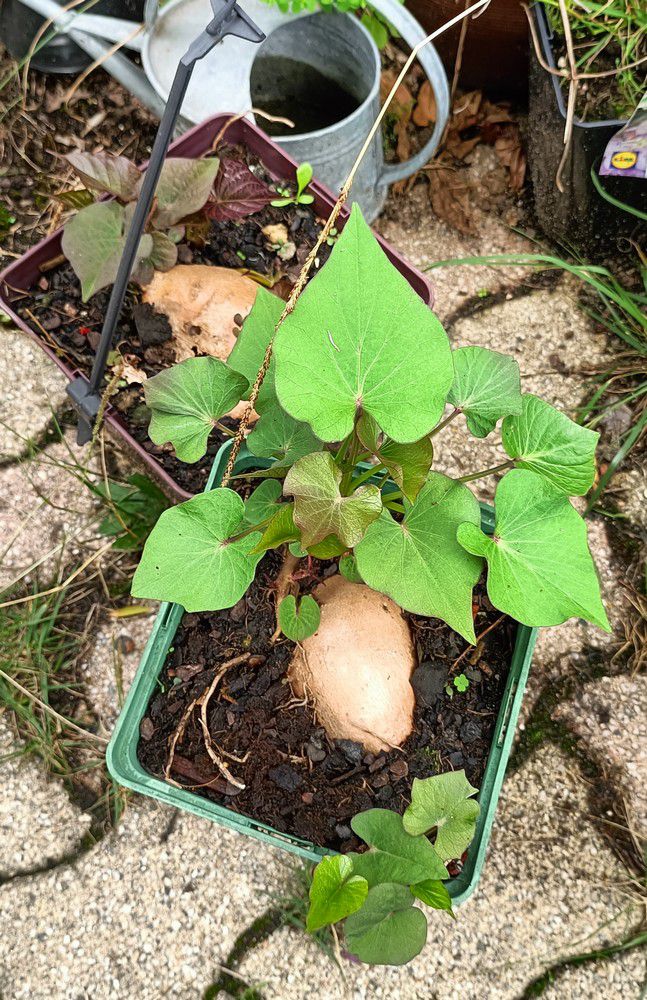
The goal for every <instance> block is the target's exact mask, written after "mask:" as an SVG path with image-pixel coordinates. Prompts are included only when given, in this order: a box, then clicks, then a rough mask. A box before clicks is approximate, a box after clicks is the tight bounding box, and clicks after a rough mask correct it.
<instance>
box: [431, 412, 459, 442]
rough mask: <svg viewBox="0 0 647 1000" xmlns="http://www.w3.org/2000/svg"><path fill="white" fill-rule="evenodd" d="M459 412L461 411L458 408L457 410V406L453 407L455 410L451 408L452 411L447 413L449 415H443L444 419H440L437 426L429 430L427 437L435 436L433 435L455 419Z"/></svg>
mask: <svg viewBox="0 0 647 1000" xmlns="http://www.w3.org/2000/svg"><path fill="white" fill-rule="evenodd" d="M460 412H461V411H460V410H459V409H458V408H457V409H455V410H453V411H452V412H451V413H450V414H449V416H448V417H445V419H444V420H441V421H440V423H439V424H438V426H437V427H434V429H433V431H432V432H431V434H430V435H429V437H430V438H432V437H435V436H436V434H439V433H440V431H442V429H443V428H444V427H447V424H451V422H452V420H455V419H456V417H457V416H458V414H459V413H460Z"/></svg>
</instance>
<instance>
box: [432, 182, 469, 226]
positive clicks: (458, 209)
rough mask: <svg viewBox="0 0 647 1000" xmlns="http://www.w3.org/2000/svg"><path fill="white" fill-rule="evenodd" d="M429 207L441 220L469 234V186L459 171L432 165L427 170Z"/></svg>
mask: <svg viewBox="0 0 647 1000" xmlns="http://www.w3.org/2000/svg"><path fill="white" fill-rule="evenodd" d="M428 176H429V197H430V200H431V207H432V208H433V210H434V212H435V213H436V215H437V216H438V218H439V219H442V220H443V222H446V223H447V224H448V225H450V226H453V227H454V228H455V229H458V231H459V232H461V233H465V234H466V235H469V234H470V233H472V232H473V226H472V222H471V211H470V200H469V188H468V186H467V184H466V182H465V181H464V180H463V179H462V177H461V176H460V171H459V170H455V169H452V168H450V167H447V166H434V167H433V169H431V170H429V171H428Z"/></svg>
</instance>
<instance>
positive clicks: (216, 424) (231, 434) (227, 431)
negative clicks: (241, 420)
mask: <svg viewBox="0 0 647 1000" xmlns="http://www.w3.org/2000/svg"><path fill="white" fill-rule="evenodd" d="M213 426H214V427H215V429H216V430H219V431H220V433H221V434H224V435H225V437H230V438H233V437H235V436H236V432H235V431H232V429H231V428H230V427H225V425H224V424H221V423H220V421H219V420H216V421H215V422H214V425H213Z"/></svg>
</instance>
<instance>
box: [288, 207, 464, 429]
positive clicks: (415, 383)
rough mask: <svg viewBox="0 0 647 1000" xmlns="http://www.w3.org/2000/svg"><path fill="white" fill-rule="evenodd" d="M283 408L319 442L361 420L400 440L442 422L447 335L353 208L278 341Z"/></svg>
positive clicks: (449, 374)
mask: <svg viewBox="0 0 647 1000" xmlns="http://www.w3.org/2000/svg"><path fill="white" fill-rule="evenodd" d="M274 353H275V356H276V374H275V384H276V392H277V395H278V398H279V402H280V403H281V405H282V406H283V408H284V409H285V410H287V412H288V413H290V414H291V415H292V416H293V417H294V418H295V419H296V420H302V421H307V423H309V424H310V426H311V427H312V429H313V431H314V433H315V434H316V435H317V437H318V438H320V439H321V440H322V441H341V440H343V438H345V437H347V435H348V434H349V433H350V432H351V431H352V429H353V425H354V423H355V419H356V417H357V414H358V412H365V413H368V414H370V415H371V416H373V417H374V418H375V419H376V420H377V422H378V424H379V426H380V427H381V428H382V429H383V430H384V432H385V433H386V434H388V436H389V437H391V438H393V439H394V440H395V441H400V442H409V441H418V440H419V439H420V438H422V437H424V436H425V434H427V433H428V432H429V431H430V430H431V428H432V427H433V426H434V425H435V424H436V423H437V421H438V418H439V417H440V415H441V413H442V411H443V408H444V405H445V399H446V396H447V392H448V390H449V387H450V385H451V382H452V379H453V365H452V360H451V351H450V348H449V341H448V339H447V335H446V334H445V331H444V330H443V328H442V326H441V325H440V322H439V321H438V319H437V318H436V316H434V314H433V313H432V312H431V310H430V309H428V308H427V306H426V305H425V304H424V303H423V301H422V300H421V299H420V298H419V297H418V296H417V295H416V293H415V292H414V291H413V289H412V288H411V286H410V285H409V283H408V282H407V281H406V279H405V278H403V277H402V275H401V274H400V273H399V272H398V271H397V269H396V268H395V267H394V266H393V264H391V263H390V261H389V260H388V258H387V257H386V256H385V254H384V252H383V250H382V249H381V248H380V246H379V244H378V242H377V240H376V239H375V237H374V236H373V234H372V233H371V230H370V228H369V227H368V226H367V224H366V223H365V222H364V219H363V218H362V214H361V212H360V210H359V208H358V207H357V205H354V206H353V210H352V212H351V216H350V219H349V220H348V222H347V223H346V225H345V226H344V230H343V232H342V234H341V236H340V237H339V239H338V240H337V242H336V244H335V248H334V250H333V252H332V254H331V256H330V259H329V260H328V262H327V263H326V266H325V267H324V268H323V269H322V270H321V272H320V273H319V274H318V275H317V277H316V278H314V279H313V281H311V282H310V284H309V285H308V287H307V288H306V289H305V291H304V292H303V294H302V296H301V298H300V299H299V301H298V302H297V305H296V307H295V309H294V312H293V313H292V314H291V315H290V316H288V317H287V319H286V320H285V322H284V323H283V325H282V326H281V327H280V328H279V330H278V333H277V335H276V341H275V346H274Z"/></svg>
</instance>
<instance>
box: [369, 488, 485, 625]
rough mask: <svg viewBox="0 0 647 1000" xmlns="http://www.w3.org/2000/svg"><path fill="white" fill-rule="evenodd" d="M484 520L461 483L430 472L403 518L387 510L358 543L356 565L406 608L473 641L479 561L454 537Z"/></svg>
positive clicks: (371, 583) (374, 588) (374, 584)
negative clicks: (467, 524)
mask: <svg viewBox="0 0 647 1000" xmlns="http://www.w3.org/2000/svg"><path fill="white" fill-rule="evenodd" d="M464 521H470V522H471V523H472V524H474V525H479V524H480V523H481V515H480V512H479V505H478V503H477V502H476V500H475V498H474V496H473V495H472V493H470V491H469V490H468V489H467V487H466V486H464V485H463V484H462V483H457V482H455V481H454V480H453V479H449V478H448V477H447V476H444V475H442V474H441V473H439V472H430V473H429V478H428V481H427V483H426V485H425V486H423V488H422V489H421V491H420V493H419V494H418V496H417V498H416V501H415V503H413V504H412V505H411V506H410V507H409V509H408V510H407V512H406V514H405V516H404V520H403V521H402V523H398V522H397V521H395V520H394V519H393V517H392V516H391V514H390V513H389V512H388V511H385V512H384V513H383V514H382V516H381V517H380V519H379V521H375V522H374V523H373V524H371V525H370V526H369V528H368V529H367V531H366V534H365V535H364V538H363V539H362V540H361V542H359V544H358V545H357V546H356V548H355V557H356V559H357V568H358V569H359V571H360V573H361V575H362V578H363V579H364V580H365V581H366V583H367V584H368V585H369V587H372V588H373V590H379V591H380V592H381V593H383V594H388V596H389V597H392V598H393V600H394V601H395V602H396V604H399V605H400V607H401V608H404V609H405V611H413V612H414V613H415V614H419V615H428V616H429V617H431V618H441V619H442V620H443V621H444V622H447V624H448V625H450V626H451V628H453V629H456V631H457V632H459V633H460V634H461V635H462V636H464V638H465V639H467V640H468V642H475V641H476V638H475V635H474V622H473V618H472V588H473V587H474V584H475V583H476V581H477V580H478V578H479V575H480V572H481V566H482V564H481V562H480V560H478V559H475V558H473V557H468V558H467V559H466V558H465V555H466V553H465V552H464V550H463V549H462V548H461V546H460V545H458V543H457V542H456V530H457V528H458V526H459V524H462V523H463V522H464Z"/></svg>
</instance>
